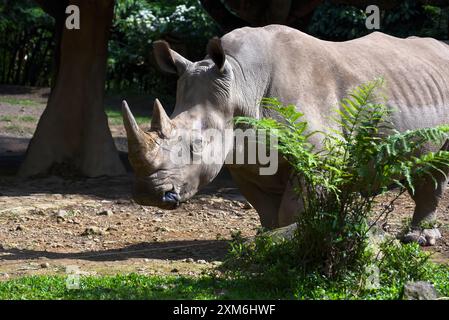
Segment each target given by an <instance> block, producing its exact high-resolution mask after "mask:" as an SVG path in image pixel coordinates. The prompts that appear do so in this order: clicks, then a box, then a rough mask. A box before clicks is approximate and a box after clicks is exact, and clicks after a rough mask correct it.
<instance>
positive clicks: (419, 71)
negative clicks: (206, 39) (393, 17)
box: [222, 25, 449, 130]
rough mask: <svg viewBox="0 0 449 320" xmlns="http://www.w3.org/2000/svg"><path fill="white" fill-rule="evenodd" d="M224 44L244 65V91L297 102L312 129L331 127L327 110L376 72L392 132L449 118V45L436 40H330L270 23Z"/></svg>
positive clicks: (231, 37)
mask: <svg viewBox="0 0 449 320" xmlns="http://www.w3.org/2000/svg"><path fill="white" fill-rule="evenodd" d="M222 41H223V46H224V48H225V51H226V53H227V54H229V55H230V56H231V57H232V58H233V59H235V60H237V61H238V62H239V65H240V67H241V68H242V69H243V70H244V74H245V79H244V81H245V82H246V85H247V89H245V90H249V91H251V92H258V91H261V90H262V91H264V92H263V95H264V96H272V97H277V98H279V99H281V101H283V102H284V103H294V104H296V105H297V106H298V108H299V109H301V111H303V112H304V113H305V114H306V116H307V117H308V120H309V122H310V123H311V125H312V127H314V129H321V127H323V126H326V125H329V113H330V112H331V110H332V109H333V108H335V107H336V106H337V103H338V101H339V100H340V99H341V98H343V97H345V96H346V95H347V93H348V91H350V90H351V89H353V88H354V87H355V86H358V85H360V84H361V83H364V82H367V81H370V80H373V79H375V78H379V77H383V78H384V79H385V82H386V90H387V91H386V92H385V94H386V95H387V96H388V97H389V100H388V103H389V104H390V105H391V106H392V107H394V108H395V109H397V111H396V113H395V116H394V122H395V124H396V126H397V129H399V130H406V129H415V128H419V127H429V126H435V125H438V124H441V123H448V122H449V88H448V85H449V46H448V45H446V44H445V43H443V42H440V41H437V40H435V39H430V38H417V37H413V38H407V39H400V38H396V37H392V36H388V35H385V34H383V33H379V32H374V33H372V34H370V35H367V36H365V37H362V38H359V39H355V40H351V41H345V42H330V41H323V40H319V39H317V38H314V37H311V36H309V35H307V34H305V33H302V32H300V31H298V30H295V29H292V28H289V27H285V26H279V25H271V26H267V27H264V28H242V29H238V30H235V31H233V32H231V33H229V34H227V35H226V36H224V37H223V39H222ZM251 86H258V87H260V88H258V89H257V88H256V89H255V88H253V87H251ZM256 107H257V106H254V108H256Z"/></svg>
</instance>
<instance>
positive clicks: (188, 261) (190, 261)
mask: <svg viewBox="0 0 449 320" xmlns="http://www.w3.org/2000/svg"><path fill="white" fill-rule="evenodd" d="M182 261H183V262H187V263H192V262H194V261H195V260H193V259H192V258H187V259H184V260H182Z"/></svg>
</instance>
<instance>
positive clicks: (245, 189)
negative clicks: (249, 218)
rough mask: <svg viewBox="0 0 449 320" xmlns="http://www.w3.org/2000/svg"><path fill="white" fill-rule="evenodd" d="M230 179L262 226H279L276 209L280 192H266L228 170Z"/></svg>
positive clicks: (280, 195)
mask: <svg viewBox="0 0 449 320" xmlns="http://www.w3.org/2000/svg"><path fill="white" fill-rule="evenodd" d="M230 172H231V176H232V179H233V180H234V182H235V183H236V184H237V186H238V187H239V189H240V192H241V193H242V195H243V196H244V197H245V198H246V200H248V201H249V203H251V204H252V206H253V207H254V209H256V211H257V213H258V214H259V217H260V223H261V224H262V227H264V228H267V229H275V228H278V227H279V221H278V220H279V219H278V211H279V206H280V203H281V197H282V194H275V193H268V192H265V191H263V190H262V189H261V188H260V187H259V186H257V185H256V184H255V183H252V182H251V181H249V180H247V179H245V178H244V177H241V176H240V175H239V174H235V173H234V172H233V171H232V170H230Z"/></svg>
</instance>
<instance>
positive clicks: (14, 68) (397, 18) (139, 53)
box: [0, 0, 449, 96]
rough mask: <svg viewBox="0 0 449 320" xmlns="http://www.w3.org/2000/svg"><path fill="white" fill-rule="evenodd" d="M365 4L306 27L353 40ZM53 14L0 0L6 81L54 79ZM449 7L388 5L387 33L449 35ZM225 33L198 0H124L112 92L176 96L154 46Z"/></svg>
mask: <svg viewBox="0 0 449 320" xmlns="http://www.w3.org/2000/svg"><path fill="white" fill-rule="evenodd" d="M365 18H366V14H365V11H364V10H363V9H360V8H356V7H353V6H349V5H341V4H334V3H331V1H324V2H323V3H322V4H321V5H319V6H318V7H317V8H316V9H315V11H314V13H313V15H312V18H311V20H310V22H309V23H308V26H307V28H306V30H303V31H306V32H308V33H310V34H312V35H314V36H317V37H319V38H322V39H326V40H334V41H341V40H348V39H353V38H356V37H359V36H362V35H365V34H367V33H368V32H370V31H369V30H367V29H366V28H365ZM54 23H55V22H54V20H53V19H52V18H51V17H50V16H48V15H47V14H45V13H44V12H43V11H42V9H40V7H38V6H37V4H36V3H35V2H34V1H32V0H19V1H17V0H0V83H2V84H15V85H29V86H49V85H50V84H51V79H52V72H51V71H52V64H53V56H54V55H53V52H54V49H55V48H54V47H55V41H54V38H55V34H54V30H55V28H54ZM448 24H449V22H448V10H447V9H444V8H443V9H442V8H439V7H435V6H430V5H423V4H421V3H418V2H417V1H415V0H407V1H403V2H402V3H401V4H400V6H399V7H397V8H395V9H394V10H388V11H383V12H382V17H381V30H380V31H383V32H386V33H389V34H392V35H395V36H399V37H407V36H410V35H418V36H431V37H435V38H438V39H447V37H448ZM221 34H222V32H221V29H220V27H219V26H218V25H217V24H216V23H215V22H214V20H212V18H211V17H210V16H209V15H208V14H207V12H206V11H205V10H204V9H203V7H202V6H201V3H200V1H198V0H164V1H153V0H119V1H117V3H116V7H115V18H114V22H113V28H112V30H111V40H110V42H109V59H108V75H107V81H106V88H107V90H109V91H114V92H119V91H135V92H146V93H151V94H154V95H161V96H168V95H173V91H174V90H175V82H176V78H175V77H173V76H168V75H164V74H162V73H161V72H159V70H158V69H157V67H156V65H155V62H154V59H153V57H152V53H151V51H152V50H151V48H152V43H153V41H155V40H157V39H165V40H167V41H168V42H169V43H170V44H171V46H172V47H173V48H174V49H175V50H177V51H178V52H180V53H181V54H183V55H185V56H187V57H188V58H189V59H192V60H197V59H201V58H202V57H203V56H204V55H205V47H206V44H207V41H208V39H210V38H211V37H212V36H215V35H218V36H220V35H221Z"/></svg>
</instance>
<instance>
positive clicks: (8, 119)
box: [0, 115, 13, 122]
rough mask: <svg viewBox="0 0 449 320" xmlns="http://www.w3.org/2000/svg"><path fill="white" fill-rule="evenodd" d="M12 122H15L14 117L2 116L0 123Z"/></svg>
mask: <svg viewBox="0 0 449 320" xmlns="http://www.w3.org/2000/svg"><path fill="white" fill-rule="evenodd" d="M12 120H13V117H12V116H9V115H6V116H0V121H1V122H12Z"/></svg>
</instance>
